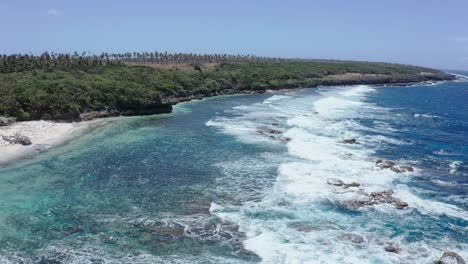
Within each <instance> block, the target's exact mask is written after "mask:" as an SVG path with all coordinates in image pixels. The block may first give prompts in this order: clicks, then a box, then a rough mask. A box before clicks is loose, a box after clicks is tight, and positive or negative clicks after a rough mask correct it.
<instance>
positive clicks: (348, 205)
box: [335, 197, 372, 210]
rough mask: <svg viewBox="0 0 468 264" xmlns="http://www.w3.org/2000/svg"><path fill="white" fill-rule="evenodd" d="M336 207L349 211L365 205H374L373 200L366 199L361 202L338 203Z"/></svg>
mask: <svg viewBox="0 0 468 264" xmlns="http://www.w3.org/2000/svg"><path fill="white" fill-rule="evenodd" d="M335 204H336V206H338V207H339V208H342V209H347V210H357V209H359V208H361V207H363V206H365V205H372V203H371V200H370V199H369V198H368V197H366V198H363V199H361V200H347V201H336V202H335Z"/></svg>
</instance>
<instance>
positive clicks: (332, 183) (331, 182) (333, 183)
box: [327, 178, 361, 188]
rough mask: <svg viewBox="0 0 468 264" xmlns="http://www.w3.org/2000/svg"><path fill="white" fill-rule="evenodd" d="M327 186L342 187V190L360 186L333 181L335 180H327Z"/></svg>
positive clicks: (338, 180)
mask: <svg viewBox="0 0 468 264" xmlns="http://www.w3.org/2000/svg"><path fill="white" fill-rule="evenodd" d="M327 184H329V185H333V186H343V187H344V188H349V187H359V186H361V184H360V183H358V182H352V183H344V182H343V181H342V180H340V179H335V178H328V179H327Z"/></svg>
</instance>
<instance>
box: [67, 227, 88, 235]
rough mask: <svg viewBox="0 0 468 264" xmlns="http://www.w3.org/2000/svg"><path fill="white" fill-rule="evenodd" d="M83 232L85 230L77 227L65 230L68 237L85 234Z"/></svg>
mask: <svg viewBox="0 0 468 264" xmlns="http://www.w3.org/2000/svg"><path fill="white" fill-rule="evenodd" d="M83 231H84V229H83V228H81V227H77V226H71V227H68V228H67V229H65V233H66V234H67V235H72V234H75V233H80V232H83Z"/></svg>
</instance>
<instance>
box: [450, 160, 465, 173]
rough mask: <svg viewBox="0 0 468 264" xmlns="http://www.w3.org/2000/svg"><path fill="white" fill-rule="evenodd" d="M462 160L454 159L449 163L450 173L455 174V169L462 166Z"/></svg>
mask: <svg viewBox="0 0 468 264" xmlns="http://www.w3.org/2000/svg"><path fill="white" fill-rule="evenodd" d="M462 164H463V162H461V161H459V160H456V161H454V162H452V163H450V165H449V168H450V170H449V171H450V173H451V174H455V173H457V171H458V170H459V169H460V167H461V166H462Z"/></svg>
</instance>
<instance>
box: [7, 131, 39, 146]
mask: <svg viewBox="0 0 468 264" xmlns="http://www.w3.org/2000/svg"><path fill="white" fill-rule="evenodd" d="M2 138H3V140H5V141H7V142H8V143H10V144H21V145H23V146H29V145H31V144H32V142H31V139H30V138H29V137H27V136H23V135H21V134H19V133H16V134H14V135H13V136H2Z"/></svg>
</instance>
